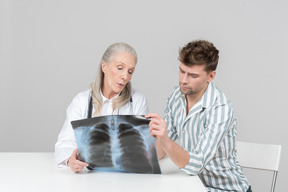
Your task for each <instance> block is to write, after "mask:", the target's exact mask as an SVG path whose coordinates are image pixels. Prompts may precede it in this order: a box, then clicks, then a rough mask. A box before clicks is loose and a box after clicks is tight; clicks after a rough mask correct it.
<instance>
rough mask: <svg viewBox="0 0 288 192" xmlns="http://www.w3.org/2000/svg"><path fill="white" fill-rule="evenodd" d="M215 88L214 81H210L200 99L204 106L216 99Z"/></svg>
mask: <svg viewBox="0 0 288 192" xmlns="http://www.w3.org/2000/svg"><path fill="white" fill-rule="evenodd" d="M215 89H216V87H215V85H214V84H213V83H212V82H210V83H209V85H208V86H207V88H206V90H205V92H204V94H203V96H202V97H201V99H200V101H199V102H200V103H201V105H202V108H207V107H209V106H211V105H212V104H213V103H214V101H215V99H216V94H215V93H216V92H215Z"/></svg>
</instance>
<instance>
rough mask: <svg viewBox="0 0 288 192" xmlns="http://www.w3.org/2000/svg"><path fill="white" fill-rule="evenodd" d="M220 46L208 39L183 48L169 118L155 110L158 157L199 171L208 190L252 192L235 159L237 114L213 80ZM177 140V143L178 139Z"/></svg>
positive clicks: (186, 169) (192, 172)
mask: <svg viewBox="0 0 288 192" xmlns="http://www.w3.org/2000/svg"><path fill="white" fill-rule="evenodd" d="M218 53H219V51H218V50H217V49H216V48H215V47H214V45H213V44H212V43H210V42H208V41H204V40H197V41H192V42H190V43H188V44H187V45H186V46H185V47H183V48H182V49H181V50H180V51H179V60H180V62H181V63H180V66H179V85H178V86H176V87H175V88H174V89H173V91H172V93H171V95H170V96H169V98H168V102H167V108H166V110H165V118H164V119H162V118H161V117H160V116H159V115H158V114H155V113H150V114H148V115H146V118H152V120H151V122H150V125H149V126H150V132H151V135H152V136H153V137H155V138H156V145H157V150H158V156H159V158H160V159H161V158H163V157H164V156H165V155H168V156H169V158H170V159H171V160H172V161H173V162H174V163H175V164H176V165H177V166H178V167H179V168H181V170H183V171H184V172H186V173H187V174H189V175H198V176H199V177H200V179H201V180H202V182H203V184H204V185H205V186H206V188H207V190H208V191H211V192H214V191H239V192H240V191H241V192H246V191H247V192H251V188H250V187H249V184H248V182H247V179H246V177H245V176H244V175H243V173H242V169H241V167H240V164H239V162H238V161H237V160H236V156H237V154H236V146H235V143H236V134H237V131H236V125H237V121H236V117H235V114H234V111H233V108H232V106H231V104H230V102H229V101H228V99H227V98H226V96H225V95H224V94H223V92H222V91H221V90H219V89H218V88H217V87H215V86H214V84H213V83H212V80H213V79H214V77H215V75H216V68H217V64H218V59H219V56H218ZM175 141H177V143H176V142H175Z"/></svg>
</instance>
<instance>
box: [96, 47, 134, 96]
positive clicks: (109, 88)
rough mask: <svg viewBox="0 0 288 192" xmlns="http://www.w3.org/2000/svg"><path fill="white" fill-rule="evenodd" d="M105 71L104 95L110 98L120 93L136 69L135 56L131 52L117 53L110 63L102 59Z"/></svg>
mask: <svg viewBox="0 0 288 192" xmlns="http://www.w3.org/2000/svg"><path fill="white" fill-rule="evenodd" d="M101 64H102V71H103V73H104V85H103V87H102V93H103V95H104V96H105V97H106V98H108V99H110V98H112V97H114V96H116V95H117V94H119V93H120V92H121V91H122V90H123V89H124V87H125V86H126V84H127V83H128V82H129V81H130V80H131V78H132V75H133V72H134V71H135V65H136V63H135V58H134V56H133V55H132V54H130V53H125V52H123V53H116V54H115V55H114V57H112V58H111V60H110V62H109V63H106V62H104V61H102V63H101Z"/></svg>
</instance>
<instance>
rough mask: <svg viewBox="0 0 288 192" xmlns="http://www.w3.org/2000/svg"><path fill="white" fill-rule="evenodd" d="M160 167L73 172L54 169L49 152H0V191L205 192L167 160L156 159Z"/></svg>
mask: <svg viewBox="0 0 288 192" xmlns="http://www.w3.org/2000/svg"><path fill="white" fill-rule="evenodd" d="M160 166H161V169H162V174H133V173H116V172H88V171H82V172H80V173H74V172H72V171H71V170H70V168H57V167H56V165H55V163H54V154H53V153H0V191H3V192H18V191H19V192H20V191H21V192H22V191H29V192H34V191H35V192H46V191H47V192H48V191H49V192H58V191H59V192H60V191H61V192H74V191H77V192H90V191H91V192H92V191H93V192H98V191H105V192H106V191H108V192H110V191H112V192H113V191H117V192H122V191H123V192H142V191H143V192H144V191H145V192H152V191H157V192H159V191H164V192H169V191H173V192H180V191H195V192H202V191H203V192H204V191H206V189H205V187H204V186H203V184H202V182H201V180H200V179H199V177H197V176H188V175H186V174H185V173H183V172H182V171H180V170H179V169H178V168H177V167H176V166H175V165H174V164H173V163H172V162H171V160H170V159H168V158H165V159H163V160H160Z"/></svg>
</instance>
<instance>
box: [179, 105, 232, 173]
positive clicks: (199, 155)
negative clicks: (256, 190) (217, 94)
mask: <svg viewBox="0 0 288 192" xmlns="http://www.w3.org/2000/svg"><path fill="white" fill-rule="evenodd" d="M233 126H236V119H235V118H234V112H233V110H232V108H231V106H230V105H228V104H222V105H218V106H216V107H212V109H211V110H209V111H208V112H207V115H206V121H205V122H204V130H203V133H202V134H201V137H200V139H199V140H198V143H197V145H196V147H195V148H194V149H193V150H192V151H188V153H189V155H190V159H189V163H188V164H187V165H186V166H185V167H184V168H182V170H183V171H184V172H186V173H187V174H189V175H197V174H199V173H201V172H202V170H203V168H204V167H205V166H206V165H207V163H209V161H210V160H211V159H212V158H213V157H214V156H215V154H216V152H217V150H218V147H219V145H220V143H221V142H222V141H223V138H224V137H225V135H226V134H227V132H228V131H229V130H230V129H231V128H232V127H233Z"/></svg>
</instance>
